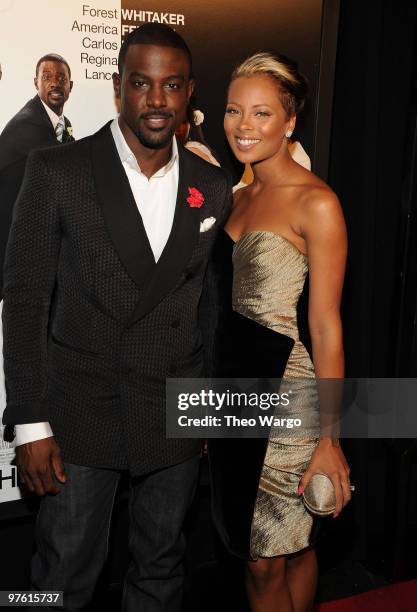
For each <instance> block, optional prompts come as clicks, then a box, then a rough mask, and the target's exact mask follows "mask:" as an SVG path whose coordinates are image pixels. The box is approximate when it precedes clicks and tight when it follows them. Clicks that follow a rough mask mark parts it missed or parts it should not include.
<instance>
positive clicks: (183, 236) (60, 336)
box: [3, 125, 231, 474]
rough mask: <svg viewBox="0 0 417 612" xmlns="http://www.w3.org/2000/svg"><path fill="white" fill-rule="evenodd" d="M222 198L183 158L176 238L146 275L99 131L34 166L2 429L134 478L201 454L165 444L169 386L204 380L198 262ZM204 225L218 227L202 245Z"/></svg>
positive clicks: (21, 228) (206, 336)
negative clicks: (195, 198)
mask: <svg viewBox="0 0 417 612" xmlns="http://www.w3.org/2000/svg"><path fill="white" fill-rule="evenodd" d="M189 187H195V188H196V189H198V190H199V191H200V192H201V193H202V194H203V196H204V198H205V199H204V203H203V205H202V207H201V208H192V207H190V206H189V204H188V202H187V197H188V196H189V190H188V189H189ZM230 200H231V184H230V181H229V180H228V179H227V178H226V176H225V174H224V172H223V171H222V170H221V169H219V168H217V167H215V166H212V165H210V164H208V163H206V162H205V161H203V160H202V159H200V158H199V157H197V156H196V155H194V154H193V153H190V152H189V151H187V150H186V149H184V148H182V147H180V146H179V185H178V198H177V204H176V210H175V215H174V222H173V228H172V232H171V235H170V237H169V240H168V242H167V245H166V247H165V250H164V251H163V253H162V255H161V257H160V259H159V261H158V263H157V264H155V261H154V258H153V254H152V251H151V247H150V244H149V242H148V238H147V235H146V232H145V229H144V226H143V223H142V219H141V217H140V215H139V212H138V209H137V206H136V204H135V201H134V199H133V195H132V192H131V189H130V186H129V182H128V180H127V177H126V174H125V172H124V169H123V166H122V164H121V162H120V159H119V156H118V154H117V150H116V147H115V144H114V141H113V137H112V135H111V132H110V129H109V126H108V125H107V126H105V127H104V128H102V129H101V130H100V131H99V132H97V134H95V135H94V136H91V137H88V138H85V139H83V140H80V141H78V142H77V143H74V144H71V145H69V146H66V147H55V148H52V149H47V150H43V151H37V152H35V153H34V154H32V155H31V156H30V159H29V161H28V164H27V169H26V174H25V179H24V184H23V187H22V190H21V192H20V195H19V198H18V201H17V202H16V206H15V211H14V215H13V223H12V228H11V232H10V237H9V243H8V247H7V253H6V264H5V270H4V273H5V284H4V306H3V331H4V364H5V376H6V387H7V407H6V410H5V412H4V416H3V421H4V423H6V424H7V423H9V424H16V423H30V422H37V421H50V423H51V426H52V429H53V431H54V434H55V436H56V438H57V441H58V443H59V445H60V446H61V448H62V452H63V458H64V460H67V461H69V462H72V463H76V464H81V465H91V466H103V467H113V468H123V467H129V468H130V470H131V472H132V473H133V474H142V473H146V472H149V471H151V470H154V469H157V468H161V467H163V466H167V465H173V464H175V463H178V462H180V461H182V460H184V459H186V458H188V457H190V456H192V455H193V454H195V453H197V452H199V448H200V442H199V441H198V440H182V439H166V436H165V379H166V377H167V376H177V377H195V376H202V375H203V374H204V373H209V372H208V367H207V366H210V363H211V362H212V353H213V339H214V332H215V326H216V312H217V305H218V296H217V294H216V288H215V282H214V281H213V279H212V277H211V272H210V269H208V265H207V264H208V260H209V255H210V251H211V248H212V245H213V242H214V238H215V236H216V233H217V231H218V229H219V227H220V225H221V223H222V221H223V220H224V218H225V215H226V214H227V210H228V207H229V204H230ZM207 217H215V219H216V220H217V222H216V224H215V226H214V227H213V228H212V229H210V230H209V231H207V232H205V233H200V231H199V230H200V222H201V220H203V219H205V218H207ZM52 296H54V308H53V317H52V320H50V310H51V300H52ZM48 328H49V332H50V333H49V341H48V333H47V330H48Z"/></svg>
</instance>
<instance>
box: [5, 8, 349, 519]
mask: <svg viewBox="0 0 417 612" xmlns="http://www.w3.org/2000/svg"><path fill="white" fill-rule="evenodd" d="M329 5H330V3H326V2H325V1H324V0H256V1H255V2H244V1H242V0H226V1H225V0H197V1H196V0H121V1H120V0H86V1H81V0H70V1H65V2H54V1H53V0H37V1H36V2H27V1H26V0H0V64H1V80H0V132H1V131H2V130H3V128H4V126H5V125H6V123H7V122H8V121H9V119H11V117H13V116H14V115H15V114H16V113H17V112H18V111H19V110H20V108H22V106H23V105H24V104H25V103H26V102H27V101H28V100H29V99H30V98H32V97H33V96H34V95H35V94H36V92H35V88H34V84H33V77H34V74H35V66H36V62H37V60H38V59H39V58H40V57H41V56H42V55H45V54H47V53H51V52H52V53H58V54H60V55H62V56H63V57H64V58H65V59H66V60H67V62H68V63H69V65H70V67H71V72H72V80H73V82H74V86H73V90H72V92H71V95H70V98H69V100H68V101H67V103H66V104H65V111H64V112H65V115H66V116H67V117H69V119H70V121H71V123H72V126H73V134H74V137H75V138H76V139H79V138H83V137H84V136H88V135H90V134H92V133H93V132H95V131H96V130H97V129H98V128H100V127H101V126H102V125H103V124H104V123H106V122H107V121H109V120H111V119H112V118H113V117H114V116H115V115H116V107H115V101H114V96H113V89H112V74H113V72H115V71H117V55H118V50H119V48H120V44H121V40H122V39H123V37H124V36H126V35H127V34H128V33H129V31H130V30H131V29H133V28H135V27H137V26H139V25H141V24H143V23H146V22H156V23H165V24H168V25H170V26H171V27H173V28H175V29H176V30H178V32H179V33H180V34H181V35H183V36H184V38H185V39H186V41H187V43H188V44H189V46H190V48H191V51H192V54H193V58H194V75H195V79H196V98H197V106H198V108H199V109H200V110H201V111H202V112H203V113H204V117H205V119H204V122H203V124H202V128H203V132H204V135H205V138H206V140H207V141H208V143H209V144H210V145H211V146H212V147H213V149H214V150H215V151H216V153H217V155H218V157H219V159H220V160H221V163H222V165H224V166H225V167H227V168H228V169H229V170H231V171H232V172H233V173H234V176H235V178H236V182H237V180H238V178H239V174H240V172H241V168H240V167H239V165H237V164H236V163H235V162H234V161H233V159H232V155H231V153H230V151H229V149H228V147H227V144H226V141H225V138H224V135H223V129H222V122H223V114H224V107H225V99H226V89H227V83H228V79H229V77H230V74H231V72H232V70H233V68H234V66H235V65H236V64H237V63H238V62H239V61H241V60H242V59H244V58H245V57H246V56H247V55H249V54H251V53H253V52H255V51H258V50H261V49H268V50H269V49H271V50H272V49H273V50H277V51H279V52H282V53H284V54H285V55H287V56H289V57H290V58H292V59H295V60H296V61H297V62H298V64H299V67H300V69H301V71H302V72H303V73H304V75H305V76H306V77H307V79H308V81H309V87H310V96H309V104H308V107H307V111H306V113H305V117H304V118H303V120H302V121H301V122H299V125H298V126H297V129H296V134H295V135H296V138H297V139H298V140H300V141H301V143H302V144H303V146H304V148H305V149H306V151H307V153H308V154H309V155H310V157H311V158H312V162H313V169H314V168H315V167H316V168H319V166H320V158H319V148H318V147H317V142H318V139H319V138H320V140H321V142H322V143H323V142H324V143H325V144H324V147H323V146H322V147H321V151H322V152H323V155H324V156H325V155H327V154H328V151H327V150H326V146H327V145H326V143H328V138H329V134H328V133H327V132H328V128H327V127H326V126H328V125H329V121H328V119H329V118H328V117H326V116H325V117H323V116H322V117H321V118H320V112H322V114H323V112H324V111H325V112H326V113H327V114H328V113H329V112H331V99H332V85H333V83H332V79H333V68H334V62H335V41H336V32H337V6H338V2H333V3H332V7H331V8H330V6H329ZM335 7H336V12H335ZM329 11H330V12H331V18H330V20H329ZM329 40H330V44H329ZM331 41H333V43H334V44H333V46H332V43H331ZM324 85H325V86H324ZM321 109H324V110H321ZM319 125H320V126H325V127H324V128H323V127H322V128H321V129H320V130H319V133H318V126H319ZM321 174H325V171H324V172H323V171H322V172H321ZM0 206H1V202H0ZM0 263H1V265H3V262H0ZM0 308H1V304H0ZM1 343H2V339H1V335H0V345H1ZM4 406H5V390H4V379H3V368H2V363H1V362H0V416H1V414H2V412H3V410H4ZM2 429H3V428H2V427H1V428H0V517H1V515H2V513H1V508H2V507H3V508H5V507H6V506H7V503H5V502H13V501H14V500H18V499H20V497H21V492H20V489H19V486H18V482H17V474H16V468H15V467H14V466H13V465H11V462H12V461H13V458H14V450H13V444H10V443H6V442H3V440H2ZM2 502H3V503H2Z"/></svg>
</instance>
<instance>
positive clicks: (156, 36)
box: [118, 23, 192, 77]
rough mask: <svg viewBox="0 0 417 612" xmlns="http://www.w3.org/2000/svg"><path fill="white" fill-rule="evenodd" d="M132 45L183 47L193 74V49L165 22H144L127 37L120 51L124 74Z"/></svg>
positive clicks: (120, 68) (119, 64)
mask: <svg viewBox="0 0 417 612" xmlns="http://www.w3.org/2000/svg"><path fill="white" fill-rule="evenodd" d="M131 45H158V46H160V47H174V48H175V49H181V51H184V53H185V54H186V56H187V59H188V63H189V65H190V77H191V76H192V57H191V51H190V49H189V48H188V46H187V43H186V42H185V40H184V39H183V37H182V36H180V35H179V34H178V32H176V31H175V30H173V29H172V28H170V27H169V26H167V25H164V24H163V23H144V24H143V25H141V26H139V27H138V28H136V29H135V30H132V32H130V34H129V35H128V36H127V37H126V38H125V40H124V42H123V44H122V46H121V47H120V51H119V59H118V67H119V74H120V76H121V75H122V72H123V66H124V63H125V57H126V53H127V50H128V48H129V47H130V46H131Z"/></svg>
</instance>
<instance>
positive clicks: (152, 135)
mask: <svg viewBox="0 0 417 612" xmlns="http://www.w3.org/2000/svg"><path fill="white" fill-rule="evenodd" d="M152 116H154V117H155V116H162V117H164V116H167V117H168V116H170V115H164V114H162V113H161V114H159V113H152ZM134 133H135V135H136V137H137V139H138V140H139V142H140V143H141V144H142V145H143V146H144V147H146V148H148V149H163V148H164V147H166V146H167V145H168V144H169V143H170V142H171V141H172V138H173V136H174V134H175V125H173V124H171V126H170V127H169V128H168V130H166V128H162V129H161V130H158V129H154V130H151V129H149V128H143V127H142V126H141V124H140V123H139V125H138V126H137V127H136V129H135V130H134Z"/></svg>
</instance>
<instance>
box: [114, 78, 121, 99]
mask: <svg viewBox="0 0 417 612" xmlns="http://www.w3.org/2000/svg"><path fill="white" fill-rule="evenodd" d="M112 79H113V89H114V95H115V96H116V98H120V90H121V87H122V78H121V76H120V74H118V73H117V72H113V74H112Z"/></svg>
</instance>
